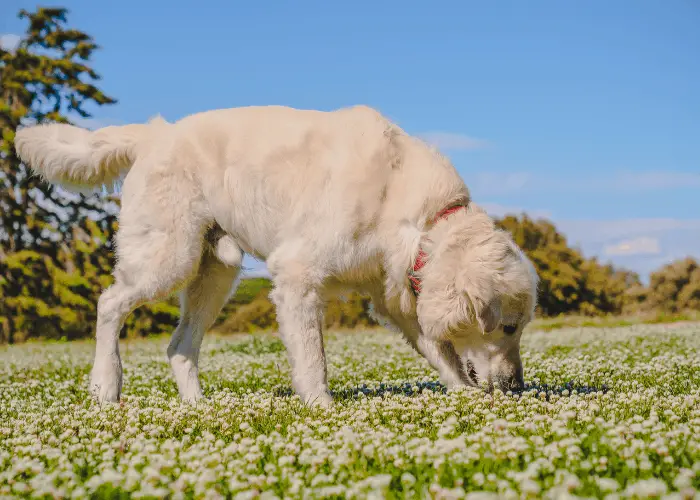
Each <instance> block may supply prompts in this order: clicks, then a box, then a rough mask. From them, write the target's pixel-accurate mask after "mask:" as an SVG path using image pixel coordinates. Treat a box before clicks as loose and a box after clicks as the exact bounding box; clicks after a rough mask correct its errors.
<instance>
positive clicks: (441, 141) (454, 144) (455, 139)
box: [418, 132, 488, 151]
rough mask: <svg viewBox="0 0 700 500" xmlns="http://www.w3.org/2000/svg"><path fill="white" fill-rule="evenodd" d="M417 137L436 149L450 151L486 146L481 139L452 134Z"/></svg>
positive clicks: (432, 133) (421, 135) (427, 134)
mask: <svg viewBox="0 0 700 500" xmlns="http://www.w3.org/2000/svg"><path fill="white" fill-rule="evenodd" d="M418 137H420V138H421V139H423V140H424V141H425V142H427V143H429V144H432V145H433V146H435V147H436V148H438V149H446V150H447V149H450V150H454V151H469V150H472V149H482V148H484V147H486V146H487V145H488V142H486V141H484V140H482V139H477V138H475V137H470V136H468V135H464V134H455V133H452V132H424V133H422V134H418Z"/></svg>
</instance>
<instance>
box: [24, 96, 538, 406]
mask: <svg viewBox="0 0 700 500" xmlns="http://www.w3.org/2000/svg"><path fill="white" fill-rule="evenodd" d="M16 146H17V151H18V153H19V155H20V157H21V158H22V160H23V161H24V162H25V163H27V164H28V165H30V166H31V167H32V168H33V169H34V170H35V171H37V172H38V173H39V174H41V175H42V176H44V177H45V178H46V179H47V180H48V181H50V182H54V183H59V184H63V185H64V186H68V187H73V188H75V187H77V188H94V187H95V186H99V185H101V184H103V183H111V182H114V181H116V180H119V179H121V178H123V195H122V211H121V214H120V219H119V231H118V233H117V236H116V242H117V257H118V261H117V265H116V268H115V270H114V276H115V283H114V285H112V286H111V287H110V288H108V289H107V290H105V291H104V293H103V294H102V296H101V297H100V299H99V302H98V320H97V333H96V336H97V345H96V353H95V362H94V367H93V371H92V378H91V383H90V389H91V391H92V393H93V394H94V395H95V396H96V397H97V398H98V399H99V400H101V401H117V400H118V399H119V396H120V391H121V360H120V357H119V348H118V334H119V330H120V328H121V326H122V324H123V322H124V319H125V318H126V316H127V315H128V314H129V313H130V312H131V311H132V310H133V309H134V308H136V307H138V306H139V305H140V304H143V303H144V302H147V301H151V300H155V299H158V298H161V297H165V296H166V295H168V294H170V293H172V292H173V291H175V290H181V319H180V324H179V325H178V327H177V328H176V330H175V332H174V333H173V337H172V341H171V343H170V346H169V347H168V356H169V358H170V361H171V364H172V369H173V373H174V375H175V379H176V381H177V384H178V387H179V391H180V395H181V396H182V398H183V399H186V400H197V399H199V398H201V397H202V390H201V388H200V385H199V380H198V368H197V365H198V357H199V349H200V345H201V342H202V336H203V334H204V332H205V330H206V329H207V328H208V327H209V326H210V325H211V323H212V322H213V321H214V319H215V318H216V316H217V314H218V313H219V311H220V309H221V307H222V306H223V304H224V303H225V301H226V300H227V298H228V296H229V294H230V292H231V290H232V287H233V286H234V283H235V282H236V278H237V277H238V274H239V270H240V266H241V260H242V257H243V254H244V253H248V254H251V255H254V256H256V257H258V258H261V259H264V260H265V261H266V262H267V265H268V269H269V270H270V273H271V274H272V276H273V280H274V285H275V286H274V290H273V292H272V293H271V299H272V300H273V301H274V303H275V305H276V307H277V314H278V318H279V323H280V334H281V337H282V339H283V341H284V343H285V346H286V348H287V351H288V355H289V360H290V364H291V368H292V382H293V385H294V388H295V390H296V391H297V393H298V394H299V395H300V396H301V397H302V398H303V399H304V400H305V401H308V402H316V403H321V404H328V403H330V401H331V398H330V396H329V394H328V386H327V381H326V379H327V376H326V360H325V355H324V349H323V338H322V335H321V323H322V322H321V315H322V311H323V304H324V301H325V299H326V298H327V297H328V296H329V295H330V294H334V293H338V292H340V291H342V290H348V289H351V290H358V291H361V292H365V293H368V294H370V295H371V297H372V299H373V305H374V311H375V312H376V313H377V314H378V315H381V316H383V317H384V318H386V319H387V320H388V321H389V322H391V324H393V325H394V326H395V327H396V328H397V329H399V330H400V331H401V332H402V333H403V335H404V336H405V338H406V339H407V340H408V342H409V343H410V344H411V345H412V346H413V347H414V348H415V349H416V350H417V351H418V352H419V353H421V354H422V355H423V356H425V358H427V360H428V361H429V362H430V364H431V365H432V366H433V367H435V369H436V370H437V371H438V372H439V373H440V377H441V379H442V380H443V382H445V383H446V384H447V385H448V387H450V388H452V387H458V386H465V385H475V381H474V380H472V378H471V377H470V376H469V375H468V374H467V373H466V370H465V366H466V365H467V364H472V365H474V368H475V370H476V373H477V375H478V377H479V379H481V380H482V381H486V382H488V383H498V384H499V385H500V386H501V387H503V388H508V387H515V386H518V385H521V384H522V366H521V363H520V354H519V342H520V334H521V332H522V328H523V327H524V326H525V324H527V322H528V321H530V319H531V317H532V314H533V311H534V307H535V297H536V287H537V276H536V274H535V272H534V269H533V267H532V265H531V264H530V263H529V262H528V261H527V259H526V258H525V257H524V255H523V254H522V252H521V251H520V250H519V249H518V248H517V247H516V246H515V244H514V243H513V242H512V240H511V239H510V237H509V236H508V235H507V234H506V233H505V232H502V231H499V230H497V229H496V228H495V227H494V224H493V222H492V221H491V219H489V217H487V215H486V214H485V213H484V212H483V211H482V210H480V209H479V208H477V207H476V206H475V205H474V204H473V203H470V197H469V192H468V190H467V187H466V186H465V184H464V182H463V181H462V179H461V178H460V176H459V175H458V173H457V171H456V170H455V169H454V167H453V166H452V165H451V164H450V162H449V161H448V160H447V159H446V158H444V157H443V156H441V155H440V154H439V153H438V152H437V151H435V150H433V149H431V148H429V147H428V146H427V145H426V144H425V143H423V142H422V141H420V140H418V139H416V138H413V137H411V136H409V135H408V134H406V133H405V132H404V131H403V130H401V129H400V128H399V127H397V126H396V125H394V124H392V123H390V122H389V121H388V120H387V119H385V118H384V117H383V116H382V115H380V114H379V113H377V112H376V111H374V110H372V109H369V108H367V107H353V108H347V109H340V110H337V111H333V112H320V111H309V110H295V109H291V108H286V107H280V106H269V107H246V108H234V109H225V110H215V111H209V112H205V113H199V114H195V115H192V116H189V117H186V118H184V119H182V120H180V121H178V122H176V123H173V124H168V123H166V122H164V121H163V120H157V121H154V122H151V123H148V124H138V125H126V126H122V127H106V128H103V129H100V130H97V131H94V132H90V131H87V130H82V129H80V128H76V127H72V126H68V125H41V126H35V127H30V128H24V129H21V130H19V131H18V132H17V136H16ZM127 172H128V174H127ZM125 174H127V175H126V176H125V177H124V175H125ZM454 203H464V204H467V205H468V206H469V208H468V209H467V210H461V211H458V212H456V213H454V214H452V215H450V216H449V217H447V218H446V219H445V220H439V221H438V222H436V223H433V222H432V220H433V217H434V216H435V214H436V213H437V212H438V211H439V210H441V209H442V208H444V207H446V206H448V205H452V204H454ZM421 247H422V248H423V249H424V250H425V251H426V252H427V254H428V263H427V265H426V266H425V267H424V269H423V270H422V272H421V277H422V279H423V291H422V293H421V294H420V296H419V297H418V299H416V298H415V297H414V295H413V293H412V291H411V289H410V287H409V282H408V279H407V271H408V270H409V268H410V267H411V265H412V263H413V260H414V258H415V256H416V255H417V253H418V251H419V248H421ZM503 325H514V326H515V327H516V329H517V331H516V332H515V333H514V334H511V335H507V334H505V333H504V332H503V329H502V327H503ZM467 360H469V362H470V363H467Z"/></svg>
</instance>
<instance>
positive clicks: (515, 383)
mask: <svg viewBox="0 0 700 500" xmlns="http://www.w3.org/2000/svg"><path fill="white" fill-rule="evenodd" d="M496 383H497V385H498V388H499V389H500V390H501V391H503V392H508V391H511V392H520V391H522V390H523V389H524V388H525V380H524V379H523V376H522V374H521V375H519V376H518V375H515V376H512V377H498V378H497V380H496Z"/></svg>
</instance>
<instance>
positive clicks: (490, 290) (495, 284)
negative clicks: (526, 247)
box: [417, 204, 538, 391]
mask: <svg viewBox="0 0 700 500" xmlns="http://www.w3.org/2000/svg"><path fill="white" fill-rule="evenodd" d="M425 249H426V251H427V254H428V256H429V257H428V262H427V264H426V265H425V267H424V268H423V272H422V273H421V278H422V291H421V294H420V296H419V299H418V304H417V314H418V321H419V323H420V325H421V329H422V330H423V333H424V334H426V335H429V336H430V337H432V338H441V339H448V340H450V341H451V342H452V343H453V344H454V346H455V349H456V350H457V352H458V353H459V354H460V356H461V357H462V359H463V361H464V362H465V365H467V366H470V367H473V369H474V370H472V371H473V372H475V375H476V378H477V379H478V380H477V382H480V383H483V382H485V383H487V384H488V385H489V386H490V387H493V386H494V385H495V386H497V387H499V388H500V389H502V390H504V391H507V390H511V389H519V388H522V386H523V385H524V382H523V367H522V362H521V359H520V337H521V334H522V331H523V328H524V327H525V326H526V325H527V323H529V322H530V321H531V320H532V318H533V316H534V310H535V306H536V301H537V283H538V277H537V272H536V271H535V268H534V267H533V265H532V263H531V262H530V261H529V260H528V258H527V257H526V256H525V255H524V253H523V252H522V251H521V250H520V248H518V247H517V245H516V244H515V243H514V242H513V240H512V238H511V237H510V235H509V234H508V233H507V232H505V231H502V230H500V229H497V228H496V227H495V225H494V223H493V220H492V219H491V218H490V217H488V215H487V214H486V213H485V212H484V211H483V210H482V209H480V208H478V207H476V206H474V205H473V204H472V205H470V206H469V207H468V208H467V209H466V210H464V211H461V213H457V214H455V215H454V216H453V218H452V220H450V222H449V223H442V224H440V223H438V224H437V225H436V226H435V228H433V230H432V231H431V232H430V233H429V241H427V242H426V243H425ZM473 375H474V373H473V374H472V376H473Z"/></svg>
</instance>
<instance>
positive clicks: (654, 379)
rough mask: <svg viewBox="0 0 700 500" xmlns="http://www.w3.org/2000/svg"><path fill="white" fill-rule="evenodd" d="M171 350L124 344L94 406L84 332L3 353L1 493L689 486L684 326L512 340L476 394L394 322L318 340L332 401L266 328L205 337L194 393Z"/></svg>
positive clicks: (571, 493)
mask: <svg viewBox="0 0 700 500" xmlns="http://www.w3.org/2000/svg"><path fill="white" fill-rule="evenodd" d="M166 344H167V339H165V338H158V339H150V340H132V341H128V342H123V343H122V349H121V351H122V357H123V361H124V392H123V396H122V401H121V403H120V404H115V405H106V406H103V407H100V406H99V405H97V404H96V403H94V402H93V401H91V400H90V398H89V397H88V395H87V391H86V388H87V384H88V375H89V370H90V363H91V360H92V352H93V349H94V343H91V342H75V343H46V344H25V345H19V346H10V347H4V348H2V350H0V496H3V497H17V496H20V497H48V498H68V497H73V498H84V497H93V498H103V497H110V498H113V497H137V498H138V497H140V498H144V497H146V498H162V497H168V498H192V497H194V498H220V497H228V498H269V499H272V498H445V499H447V498H464V497H466V498H478V499H482V498H576V497H586V498H610V499H613V498H700V491H699V490H700V355H699V347H700V325H698V324H676V325H645V326H634V327H624V328H614V329H602V328H590V329H581V328H576V329H565V330H558V331H554V332H549V333H544V332H529V333H526V334H525V336H524V338H523V349H522V351H523V361H524V364H525V379H526V381H527V384H528V387H527V390H526V391H525V392H523V393H520V394H510V393H508V394H503V393H501V392H499V391H496V392H495V393H493V394H490V395H489V394H486V393H484V392H483V391H480V390H477V389H463V390H458V391H454V392H446V391H445V390H444V388H443V387H442V386H441V385H440V384H439V383H438V382H437V374H436V373H435V372H434V371H433V370H432V369H431V368H430V367H429V366H428V365H427V363H426V362H425V361H424V360H423V359H422V358H421V357H419V356H418V355H416V354H415V353H414V352H413V351H412V350H411V349H410V347H408V346H407V345H406V344H405V343H404V342H403V341H402V339H401V338H400V337H399V336H398V335H396V334H393V333H389V332H385V331H382V330H376V331H365V332H353V333H330V334H328V335H327V336H326V353H327V356H328V362H329V367H328V369H329V380H330V384H331V389H332V391H333V393H334V397H335V404H334V405H333V407H332V408H329V409H324V408H308V407H305V406H304V405H303V404H301V401H300V400H299V399H298V398H297V397H296V396H293V395H290V393H291V391H290V389H289V387H290V377H289V369H288V364H287V360H286V353H285V350H284V347H283V345H282V343H281V342H280V340H279V339H278V338H276V337H275V336H273V335H267V334H265V335H263V334H256V335H246V336H235V337H213V336H210V337H208V338H206V339H205V342H204V346H203V350H202V354H201V357H200V359H201V379H202V383H203V387H204V391H205V394H206V396H207V400H206V401H204V402H202V403H198V404H197V405H190V404H186V403H181V402H180V401H179V398H178V395H177V389H176V387H175V383H174V381H173V379H172V376H171V373H170V367H169V365H168V363H167V359H166V356H165V346H166Z"/></svg>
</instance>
